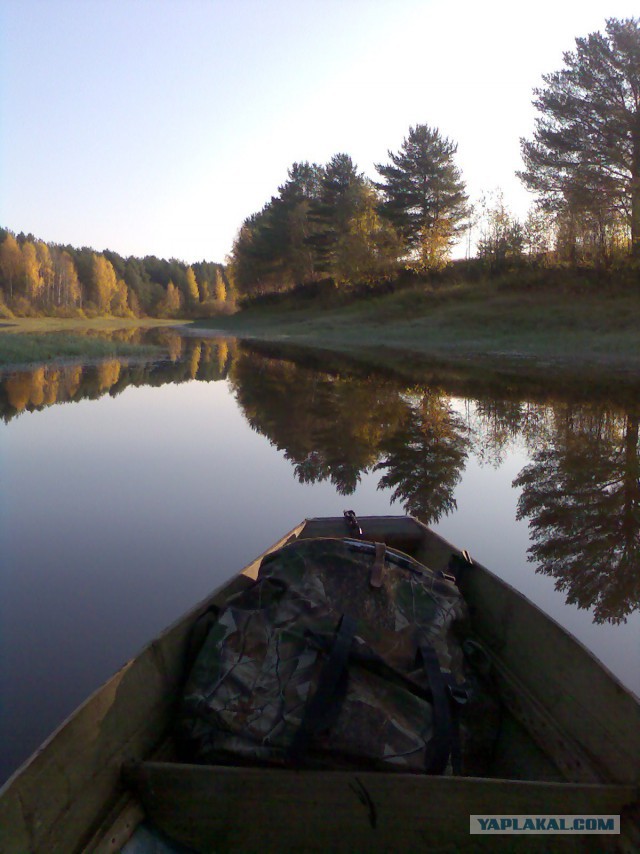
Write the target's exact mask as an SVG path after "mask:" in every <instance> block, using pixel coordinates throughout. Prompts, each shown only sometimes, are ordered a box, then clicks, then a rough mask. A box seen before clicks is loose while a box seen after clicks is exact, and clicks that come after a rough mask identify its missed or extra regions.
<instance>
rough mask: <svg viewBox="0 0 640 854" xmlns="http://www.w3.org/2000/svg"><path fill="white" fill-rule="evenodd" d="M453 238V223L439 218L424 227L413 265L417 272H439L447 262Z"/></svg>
mask: <svg viewBox="0 0 640 854" xmlns="http://www.w3.org/2000/svg"><path fill="white" fill-rule="evenodd" d="M452 237H453V223H452V222H451V220H449V219H447V218H446V217H439V218H438V219H436V220H434V222H433V223H432V224H431V225H429V226H425V227H424V228H423V230H422V234H421V235H420V244H419V255H418V258H417V260H416V263H415V264H414V267H415V268H417V269H418V270H425V271H426V270H441V269H442V268H443V267H445V266H446V264H447V261H448V260H449V253H450V250H451V243H452Z"/></svg>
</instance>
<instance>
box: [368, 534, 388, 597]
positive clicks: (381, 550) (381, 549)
mask: <svg viewBox="0 0 640 854" xmlns="http://www.w3.org/2000/svg"><path fill="white" fill-rule="evenodd" d="M386 552H387V547H386V546H385V544H384V543H376V556H375V559H374V561H373V566H372V567H371V575H370V576H369V584H370V585H371V586H372V587H382V577H383V575H384V557H385V554H386Z"/></svg>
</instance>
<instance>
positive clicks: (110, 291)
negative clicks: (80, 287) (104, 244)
mask: <svg viewBox="0 0 640 854" xmlns="http://www.w3.org/2000/svg"><path fill="white" fill-rule="evenodd" d="M92 284H93V298H94V301H95V303H96V307H97V309H98V311H99V312H100V313H101V314H106V313H107V311H108V310H109V308H110V304H111V298H112V296H113V295H114V294H115V292H116V290H117V279H116V271H115V270H114V269H113V265H112V264H111V262H110V261H107V259H106V258H105V257H104V256H103V255H95V254H94V256H93V271H92Z"/></svg>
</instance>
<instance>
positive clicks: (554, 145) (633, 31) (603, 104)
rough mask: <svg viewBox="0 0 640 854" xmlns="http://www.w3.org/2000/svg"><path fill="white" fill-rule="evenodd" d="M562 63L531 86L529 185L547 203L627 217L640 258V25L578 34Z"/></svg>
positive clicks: (525, 177)
mask: <svg viewBox="0 0 640 854" xmlns="http://www.w3.org/2000/svg"><path fill="white" fill-rule="evenodd" d="M564 62H565V67H564V68H563V69H562V70H561V71H557V72H555V73H553V74H546V75H544V76H543V78H542V79H543V81H544V84H545V85H544V87H543V88H540V89H536V90H534V94H535V96H536V100H535V101H534V102H533V103H534V106H535V107H536V108H537V109H538V111H539V113H540V115H539V117H538V118H537V119H536V128H535V132H534V136H533V139H532V140H526V139H522V140H521V147H522V157H523V160H524V164H525V168H524V170H523V171H522V172H520V173H519V175H520V178H521V179H522V181H523V182H524V184H525V185H526V186H527V187H528V188H529V189H530V190H534V191H537V192H539V193H540V194H541V196H542V197H543V199H544V200H545V201H546V203H547V206H548V207H549V208H550V209H555V210H558V211H562V210H564V209H566V208H569V209H571V210H572V211H574V212H576V211H577V212H578V213H580V212H582V211H590V212H592V213H594V214H595V215H596V216H597V217H599V218H601V217H602V208H603V205H606V206H607V207H608V209H609V211H610V213H612V214H615V213H617V214H619V215H622V216H623V217H624V218H625V219H626V222H627V223H628V225H629V227H630V230H631V246H632V252H633V254H634V255H635V256H636V257H640V25H639V21H638V19H629V20H623V21H620V20H616V19H615V18H611V19H609V20H608V21H607V24H606V34H604V35H603V34H602V33H592V34H591V35H589V36H587V37H586V38H580V39H576V50H575V51H573V52H567V53H565V54H564Z"/></svg>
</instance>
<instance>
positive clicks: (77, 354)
mask: <svg viewBox="0 0 640 854" xmlns="http://www.w3.org/2000/svg"><path fill="white" fill-rule="evenodd" d="M177 322H178V321H158V320H152V319H150V318H146V319H145V320H142V321H141V320H128V319H121V318H111V317H99V318H95V319H92V320H78V319H73V320H66V319H59V318H52V317H29V318H20V319H16V320H10V321H6V322H3V323H2V324H0V369H3V370H7V369H8V368H10V367H18V366H23V365H30V364H34V363H38V362H54V361H61V360H64V361H66V360H78V361H87V360H94V359H106V358H112V357H115V356H127V357H131V358H133V357H150V356H153V355H155V354H157V353H160V352H161V350H160V348H158V347H154V346H150V345H147V344H139V343H135V342H132V341H127V340H126V332H127V331H128V330H134V329H138V328H140V327H141V326H142V327H148V328H150V327H155V326H160V325H175V324H176V323H177ZM118 333H120V334H121V337H118Z"/></svg>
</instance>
